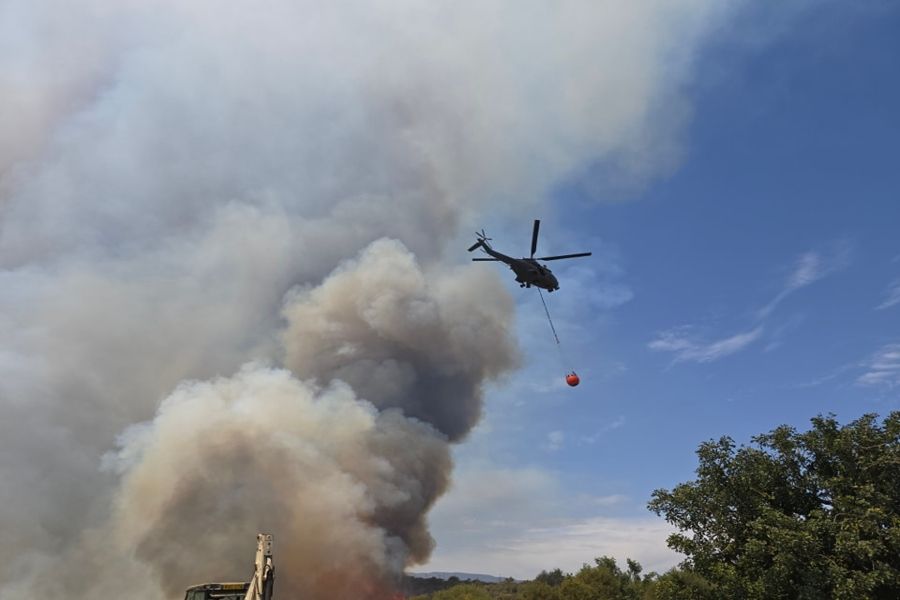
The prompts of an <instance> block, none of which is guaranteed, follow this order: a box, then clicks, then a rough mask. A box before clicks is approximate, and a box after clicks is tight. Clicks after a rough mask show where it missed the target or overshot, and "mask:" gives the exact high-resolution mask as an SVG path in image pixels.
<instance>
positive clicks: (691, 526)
mask: <svg viewBox="0 0 900 600" xmlns="http://www.w3.org/2000/svg"><path fill="white" fill-rule="evenodd" d="M697 456H698V457H699V466H698V468H697V479H696V480H695V481H691V482H688V483H682V484H680V485H677V486H676V487H675V488H674V489H672V490H671V491H669V490H664V489H659V490H656V491H655V492H654V493H653V497H652V499H651V501H650V503H649V508H650V509H651V510H652V511H654V512H655V513H657V514H659V515H663V516H665V518H666V520H667V521H669V522H670V523H672V524H674V525H676V526H677V527H678V528H679V529H680V530H681V533H676V534H673V535H672V536H670V537H669V540H668V543H669V546H670V547H671V548H673V549H675V550H677V551H679V552H682V553H684V554H685V555H686V556H687V560H686V562H685V564H684V567H685V568H686V569H689V570H690V571H693V572H694V573H696V574H697V575H700V576H702V577H704V578H705V579H706V580H708V581H709V583H710V584H712V585H713V586H715V587H716V588H718V589H719V590H720V592H721V594H722V596H723V597H729V598H747V599H756V598H760V599H762V598H766V599H779V598H785V599H787V598H797V599H810V600H813V599H819V598H837V599H844V598H846V599H850V598H853V599H866V598H871V599H882V598H884V599H887V598H891V599H896V598H900V412H894V413H891V414H890V415H889V416H888V417H887V418H885V419H884V420H883V421H882V422H879V420H878V418H877V416H876V415H864V416H863V417H861V418H860V419H858V420H856V421H853V422H852V423H849V424H848V425H846V426H843V427H842V426H840V425H839V424H838V422H837V421H836V420H835V418H834V416H833V415H830V416H826V417H822V416H819V417H816V418H814V419H812V428H811V429H810V430H809V431H806V432H803V433H798V432H797V431H796V430H795V429H793V428H791V427H788V426H781V427H778V428H776V429H774V430H773V431H771V432H770V433H767V434H763V435H759V436H756V437H754V438H753V444H752V445H751V446H741V447H736V445H735V443H734V441H733V440H732V439H731V438H728V437H723V438H721V439H719V440H718V441H709V442H706V443H704V444H702V445H701V446H700V448H699V449H698V451H697Z"/></svg>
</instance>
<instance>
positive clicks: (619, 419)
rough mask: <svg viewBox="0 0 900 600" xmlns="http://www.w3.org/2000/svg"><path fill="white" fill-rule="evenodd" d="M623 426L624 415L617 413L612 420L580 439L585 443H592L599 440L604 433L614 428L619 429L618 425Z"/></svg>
mask: <svg viewBox="0 0 900 600" xmlns="http://www.w3.org/2000/svg"><path fill="white" fill-rule="evenodd" d="M624 426H625V415H619V416H618V417H616V418H615V419H613V420H612V421H610V422H609V423H607V424H606V425H604V426H603V427H601V428H600V429H598V430H597V431H596V432H594V433H593V434H591V435H585V436H582V437H581V441H582V442H584V443H585V444H594V443H596V442H597V440H599V439H600V438H601V437H603V436H604V435H605V434H607V433H609V432H610V431H613V430H614V429H619V428H620V427H624Z"/></svg>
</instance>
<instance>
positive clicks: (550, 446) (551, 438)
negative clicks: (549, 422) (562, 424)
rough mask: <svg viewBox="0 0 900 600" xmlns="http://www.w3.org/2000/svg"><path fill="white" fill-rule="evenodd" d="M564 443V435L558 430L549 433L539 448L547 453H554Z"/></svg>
mask: <svg viewBox="0 0 900 600" xmlns="http://www.w3.org/2000/svg"><path fill="white" fill-rule="evenodd" d="M565 441H566V434H565V433H564V432H562V431H559V430H556V431H551V432H550V433H548V434H547V439H546V440H545V441H544V443H543V445H542V446H541V447H542V448H543V449H544V450H546V451H548V452H556V451H557V450H559V449H560V448H562V446H563V443H565Z"/></svg>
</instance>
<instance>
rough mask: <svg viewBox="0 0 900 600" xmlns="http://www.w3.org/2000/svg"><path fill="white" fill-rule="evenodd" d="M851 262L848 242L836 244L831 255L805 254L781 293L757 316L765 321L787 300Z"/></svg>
mask: <svg viewBox="0 0 900 600" xmlns="http://www.w3.org/2000/svg"><path fill="white" fill-rule="evenodd" d="M849 262H850V245H849V244H848V243H846V242H841V243H838V244H836V245H835V246H834V249H833V250H832V251H831V252H830V253H829V254H823V253H820V252H813V251H809V252H804V253H803V254H801V255H800V256H799V257H798V258H797V259H796V261H795V262H794V265H793V267H792V269H791V272H790V274H789V275H788V277H787V279H786V280H785V282H784V286H783V287H782V289H781V291H780V292H778V294H777V295H776V296H775V297H774V298H772V300H771V301H770V302H769V303H768V304H766V305H765V306H763V307H762V308H761V309H759V311H758V312H757V316H758V317H759V318H760V319H765V318H766V317H768V316H769V315H770V314H772V311H774V310H775V308H776V307H777V306H778V305H779V304H781V303H782V301H784V299H785V298H787V297H788V296H790V295H791V294H793V293H794V292H796V291H797V290H799V289H802V288H805V287H806V286H808V285H810V284H812V283H815V282H816V281H818V280H820V279H822V278H823V277H825V276H826V275H829V274H830V273H833V272H834V271H837V270H839V269H842V268H844V267H846V266H847V264H849Z"/></svg>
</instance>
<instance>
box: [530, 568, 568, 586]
mask: <svg viewBox="0 0 900 600" xmlns="http://www.w3.org/2000/svg"><path fill="white" fill-rule="evenodd" d="M565 577H566V576H565V575H563V572H562V569H553V570H552V571H541V572H540V573H538V576H537V577H535V578H534V580H535V581H539V582H541V583H546V584H547V585H549V586H551V587H556V586H558V585H559V584H561V583H562V582H563V579H565Z"/></svg>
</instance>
